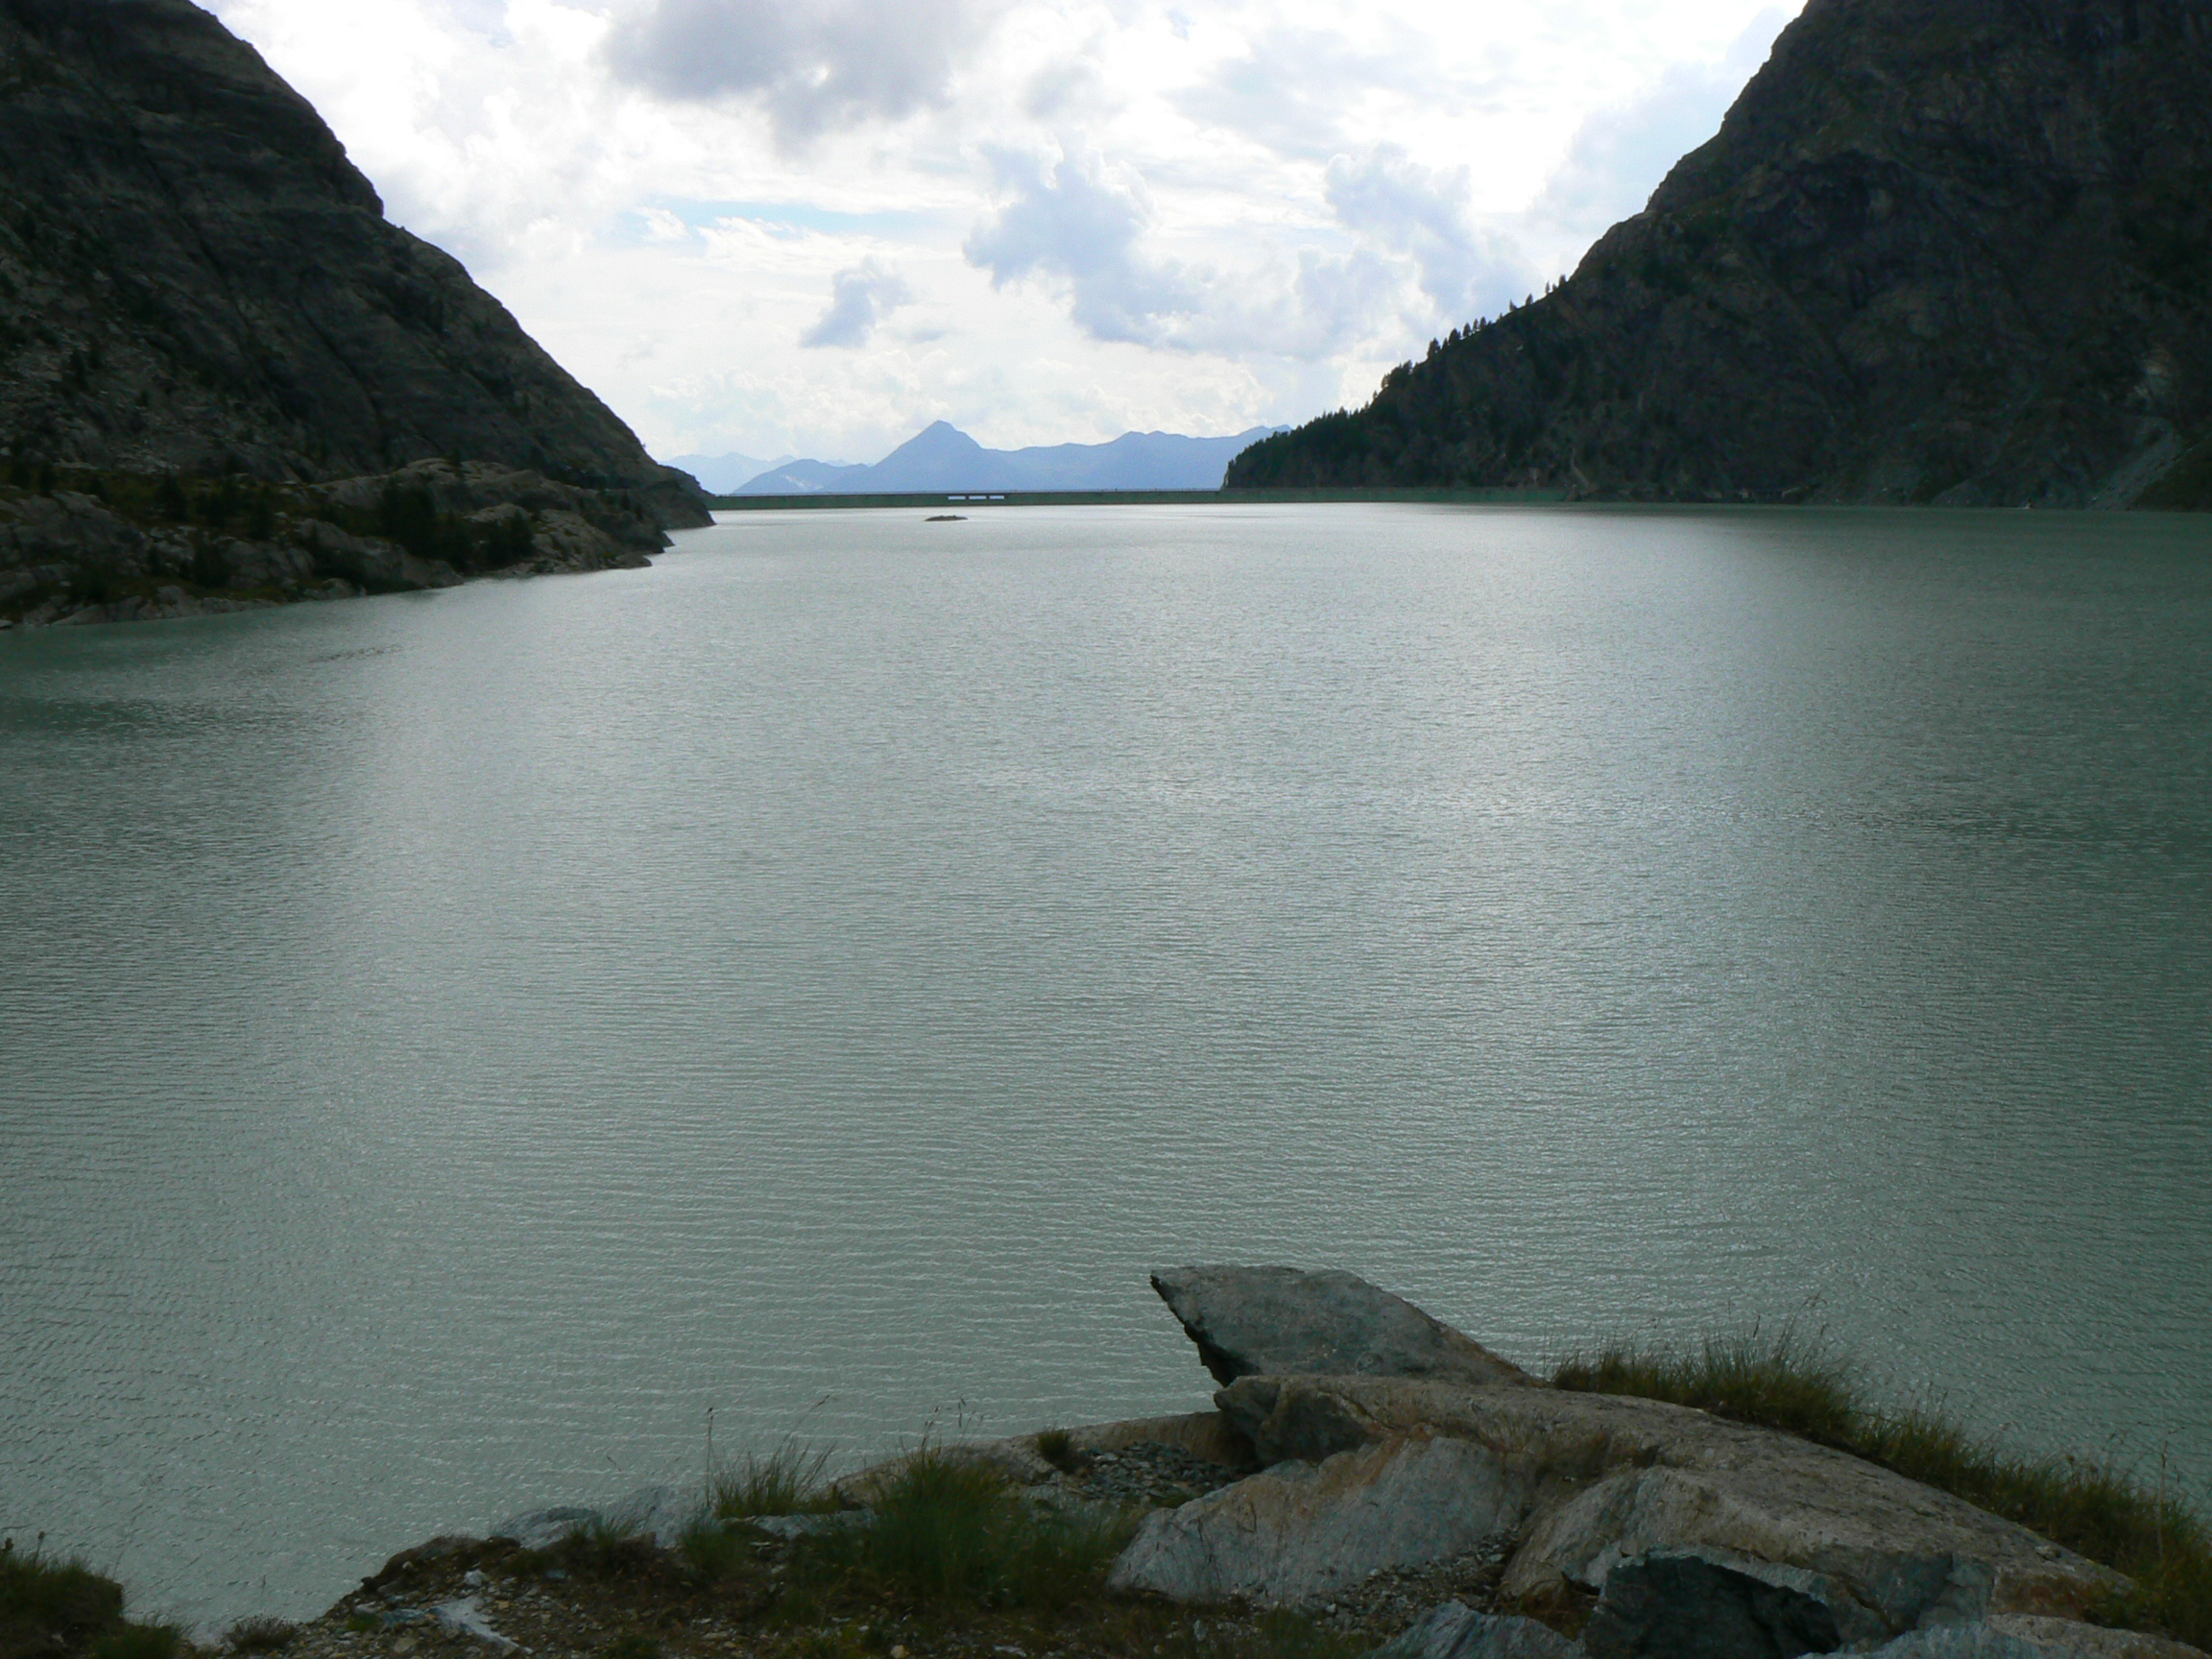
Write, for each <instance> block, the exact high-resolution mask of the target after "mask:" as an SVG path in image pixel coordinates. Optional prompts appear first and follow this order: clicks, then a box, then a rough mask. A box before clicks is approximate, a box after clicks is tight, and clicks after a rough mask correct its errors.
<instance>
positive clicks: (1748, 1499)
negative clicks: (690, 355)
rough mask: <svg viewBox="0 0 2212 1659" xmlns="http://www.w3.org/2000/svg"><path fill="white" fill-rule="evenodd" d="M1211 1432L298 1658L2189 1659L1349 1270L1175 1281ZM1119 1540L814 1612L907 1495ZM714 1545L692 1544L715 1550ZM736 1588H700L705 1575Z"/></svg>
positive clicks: (1998, 1561) (644, 1502) (392, 1582)
mask: <svg viewBox="0 0 2212 1659" xmlns="http://www.w3.org/2000/svg"><path fill="white" fill-rule="evenodd" d="M1153 1285H1154V1287H1155V1289H1157V1290H1158V1292H1159V1293H1160V1295H1161V1296H1162V1298H1163V1299H1164V1300H1165V1301H1166V1303H1167V1305H1168V1307H1169V1308H1170V1309H1171V1310H1172V1311H1173V1312H1174V1314H1175V1315H1176V1317H1177V1319H1178V1320H1179V1321H1180V1322H1181V1324H1182V1326H1183V1328H1184V1330H1185V1332H1186V1333H1187V1334H1189V1335H1190V1338H1191V1340H1192V1341H1193V1342H1194V1343H1195V1344H1196V1346H1197V1349H1198V1353H1199V1356H1200V1358H1202V1359H1203V1360H1204V1362H1205V1364H1206V1365H1207V1367H1208V1369H1209V1370H1210V1371H1212V1373H1213V1374H1214V1379H1215V1381H1216V1382H1217V1383H1220V1385H1221V1386H1220V1389H1219V1391H1218V1392H1217V1393H1216V1395H1215V1397H1214V1399H1215V1407H1216V1408H1215V1409H1214V1410H1213V1411H1208V1412H1200V1413H1195V1414H1191V1415H1187V1416H1180V1417H1167V1418H1155V1419H1145V1420H1139V1421H1132V1422H1123V1423H1113V1424H1102V1425H1094V1426H1091V1427H1088V1428H1081V1429H1072V1430H1062V1431H1046V1432H1042V1433H1036V1434H1028V1435H1022V1436H1017V1437H1015V1438H1011V1439H1004V1440H998V1441H995V1442H991V1443H988V1444H976V1445H966V1446H955V1447H936V1448H927V1449H925V1450H924V1451H923V1452H921V1453H918V1454H910V1455H908V1456H907V1457H905V1458H903V1459H898V1460H894V1461H893V1462H891V1463H888V1464H881V1465H878V1466H875V1467H872V1468H869V1469H865V1470H862V1471H860V1472H858V1473H856V1474H854V1475H851V1476H848V1477H846V1478H844V1479H841V1480H839V1481H837V1482H835V1483H834V1484H833V1486H831V1487H830V1488H829V1490H828V1491H827V1492H826V1493H825V1494H824V1495H823V1502H822V1503H818V1504H814V1505H811V1506H807V1507H805V1508H803V1509H802V1510H801V1512H798V1513H781V1514H770V1513H766V1512H761V1513H755V1514H733V1513H731V1505H730V1504H729V1503H724V1504H723V1505H722V1507H721V1508H719V1509H716V1508H715V1507H714V1506H713V1505H712V1503H710V1502H709V1497H708V1495H707V1494H705V1493H701V1492H691V1493H686V1492H683V1491H680V1490H678V1489H675V1488H670V1487H652V1488H647V1489H644V1490H642V1491H640V1492H638V1493H636V1494H633V1495H632V1496H631V1497H630V1498H629V1499H627V1500H625V1501H624V1502H623V1503H620V1504H616V1505H613V1506H611V1507H609V1508H607V1509H605V1510H603V1511H602V1510H594V1509H591V1508H589V1507H585V1506H581V1505H569V1506H562V1507H555V1508H547V1509H540V1510H536V1511H532V1512H528V1513H524V1514H519V1515H517V1516H514V1517H511V1518H509V1519H507V1520H505V1521H503V1522H501V1523H500V1524H499V1525H497V1526H495V1527H492V1528H490V1531H489V1535H488V1536H486V1537H484V1538H463V1537H448V1538H441V1539H437V1540H433V1541H432V1542H430V1543H429V1544H426V1545H424V1546H421V1547H419V1548H418V1549H415V1550H412V1551H404V1552H402V1553H401V1554H400V1555H398V1556H396V1557H395V1558H394V1559H393V1560H392V1561H391V1562H390V1563H388V1564H387V1565H386V1566H385V1567H384V1569H383V1570H382V1571H381V1572H379V1573H377V1574H375V1575H372V1576H371V1577H369V1578H367V1579H364V1580H363V1582H362V1585H361V1587H360V1589H359V1590H358V1591H356V1592H355V1593H353V1594H352V1595H350V1596H349V1597H347V1598H345V1599H343V1600H341V1601H340V1602H339V1604H338V1605H337V1606H335V1607H333V1608H332V1609H331V1610H330V1611H329V1612H328V1613H326V1614H325V1616H324V1617H323V1618H322V1619H320V1620H317V1621H315V1622H314V1623H311V1624H309V1625H306V1626H303V1627H301V1629H299V1630H298V1631H296V1632H292V1633H290V1634H289V1636H288V1638H287V1640H288V1643H289V1649H288V1650H289V1651H291V1652H292V1653H294V1654H296V1655H298V1656H299V1659H384V1656H386V1655H389V1656H390V1659H410V1656H411V1655H416V1654H419V1653H422V1652H425V1651H428V1650H432V1649H437V1650H440V1651H449V1652H451V1653H453V1654H455V1655H456V1656H458V1655H460V1654H462V1653H463V1652H464V1651H474V1650H477V1649H484V1648H489V1649H493V1650H495V1651H499V1652H519V1653H524V1654H528V1655H530V1656H531V1659H587V1656H589V1655H599V1656H602V1659H728V1656H733V1655H744V1656H747V1659H756V1656H757V1659H770V1656H774V1659H781V1656H783V1655H790V1656H791V1659H861V1656H862V1655H866V1654H881V1655H884V1656H885V1659H967V1656H969V1655H974V1656H976V1659H982V1656H983V1655H1004V1656H1006V1659H1043V1656H1045V1655H1047V1654H1049V1655H1052V1656H1054V1659H1058V1656H1062V1655H1065V1656H1067V1659H1077V1656H1079V1655H1088V1654H1094V1653H1095V1654H1100V1655H1106V1654H1133V1655H1143V1654H1151V1655H1158V1656H1166V1655H1170V1654H1172V1655H1176V1656H1177V1659H1269V1656H1276V1655H1280V1656H1281V1659H1354V1656H1355V1655H1362V1654H1373V1655H1374V1656H1375V1659H1793V1656H1794V1655H1797V1654H1800V1653H1824V1652H1854V1653H1871V1654H1879V1655H1882V1656H1883V1659H2203V1656H2202V1654H2201V1652H2200V1649H2198V1648H2196V1647H2187V1646H2185V1645H2183V1644H2181V1643H2179V1642H2176V1641H2172V1640H2168V1639H2166V1638H2163V1637H2161V1636H2158V1635H2153V1634H2146V1633H2142V1632H2137V1631H2131V1630H2125V1629H2117V1628H2111V1627H2108V1625H2107V1624H2105V1623H2099V1622H2098V1621H2099V1620H2100V1619H2101V1618H2103V1617H2104V1616H2105V1615H2106V1614H2107V1612H2108V1610H2109V1609H2110V1608H2112V1607H2113V1606H2114V1605H2116V1604H2117V1601H2116V1598H2117V1597H2118V1596H2119V1595H2120V1594H2121V1593H2123V1592H2125V1591H2126V1590H2127V1589H2128V1580H2127V1579H2125V1578H2124V1577H2123V1576H2122V1575H2119V1574H2117V1573H2115V1572H2113V1571H2112V1570H2111V1569H2109V1568H2107V1567H2104V1566H2101V1565H2099V1564H2098V1563H2096V1562H2094V1561H2091V1560H2088V1559H2086V1558H2084V1557H2083V1556H2081V1555H2080V1554H2077V1553H2075V1552H2074V1551H2070V1550H2067V1549H2064V1548H2062V1547H2060V1546H2059V1545H2057V1544H2056V1543H2054V1542H2052V1541H2051V1540H2049V1539H2047V1538H2044V1537H2041V1536H2038V1535H2037V1534H2036V1533H2034V1532H2032V1531H2029V1530H2028V1529H2027V1528H2025V1527H2019V1526H2016V1525H2014V1524H2012V1523H2010V1522H2008V1521H2006V1520H2003V1519H2001V1518H2000V1517H1998V1516H1996V1515H1993V1514H1990V1513H1987V1512H1985V1511H1984V1510H1981V1509H1978V1508H1975V1507H1974V1506H1973V1505H1972V1504H1969V1503H1965V1502H1963V1501H1962V1500H1960V1499H1959V1498H1957V1497H1954V1496H1952V1495H1950V1494H1948V1493H1945V1492H1942V1491H1938V1490H1936V1489H1935V1488H1933V1487H1930V1486H1926V1485H1922V1484H1920V1483H1918V1482H1915V1481H1912V1480H1910V1479H1906V1478H1905V1477H1903V1476H1901V1475H1898V1474H1896V1473H1894V1472H1892V1471H1890V1470H1888V1469H1886V1468H1883V1467H1880V1466H1878V1465H1876V1464H1872V1463H1868V1462H1864V1461H1862V1460H1861V1459H1859V1458H1857V1457H1854V1456H1851V1455H1848V1454H1846V1453H1843V1452H1840V1451H1837V1450H1834V1449H1832V1448H1829V1447H1824V1446H1819V1445H1815V1444H1813V1443H1811V1442H1809V1441H1806V1440H1802V1439H1797V1438H1795V1437H1793V1436H1791V1435H1789V1434H1785V1433H1781V1432H1779V1431H1774V1430H1770V1429H1763V1428H1757V1427H1753V1426H1750V1425H1748V1424H1745V1423H1740V1422H1733V1421H1729V1420H1726V1419H1724V1418H1722V1417H1719V1416H1716V1415H1713V1414H1710V1413H1708V1412H1705V1411H1702V1410H1695V1409H1692V1408H1689V1407H1681V1406H1673V1405H1668V1404H1665V1403H1663V1402H1661V1401H1657V1400H1650V1399H1639V1398H1625V1397H1616V1396H1609V1395H1599V1394H1589V1393H1579V1392H1572V1391H1569V1390H1567V1389H1563V1388H1559V1387H1555V1386H1553V1385H1551V1384H1550V1383H1545V1382H1543V1381H1540V1380H1539V1379H1536V1378H1533V1377H1531V1376H1529V1375H1527V1373H1525V1372H1523V1371H1521V1370H1519V1369H1518V1368H1517V1367H1515V1366H1513V1365H1511V1364H1510V1363H1509V1362H1507V1361H1505V1360H1503V1359H1502V1358H1499V1357H1498V1356H1496V1355H1494V1354H1491V1353H1489V1352H1488V1351H1487V1350H1485V1349H1484V1348H1482V1347H1481V1346H1480V1345H1479V1343H1477V1342H1475V1341H1474V1340H1472V1339H1471V1338H1469V1337H1467V1336H1466V1335H1464V1334H1461V1333H1459V1332H1456V1331H1454V1330H1452V1329H1450V1328H1449V1327H1447V1326H1444V1325H1442V1324H1440V1323H1439V1322H1438V1321H1436V1320H1434V1319H1432V1318H1431V1317H1430V1316H1429V1315H1427V1314H1426V1313H1424V1312H1422V1311H1421V1310H1419V1309H1417V1308H1414V1307H1413V1306H1412V1305H1411V1304H1409V1303H1407V1302H1405V1301H1403V1300H1402V1299H1400V1298H1398V1297H1396V1296H1392V1295H1390V1294H1388V1293H1387V1292H1385V1291H1383V1290H1380V1289H1378V1288H1376V1287H1375V1286H1371V1285H1368V1284H1367V1283H1365V1282H1364V1281H1362V1280H1359V1279H1357V1278H1355V1277H1353V1276H1352V1275H1350V1274H1345V1273H1308V1272H1302V1271H1298V1270H1294V1269H1290V1268H1283V1267H1202V1268H1180V1269H1172V1270H1165V1271H1163V1272H1161V1273H1158V1274H1156V1275H1155V1276H1154V1279H1153ZM918 1460H929V1466H930V1467H932V1468H952V1469H958V1468H963V1467H965V1468H969V1469H972V1470H975V1471H979V1472H983V1473H984V1474H987V1476H988V1478H989V1479H990V1480H991V1481H992V1482H994V1483H995V1486H996V1487H998V1488H1002V1489H1003V1490H1004V1491H1005V1492H1006V1493H1008V1494H1011V1495H1012V1497H1013V1498H1014V1499H1016V1500H1018V1501H1019V1506H1021V1507H1022V1508H1023V1509H1024V1512H1028V1513H1037V1514H1050V1515H1067V1516H1087V1515H1107V1514H1118V1515H1120V1516H1122V1517H1126V1518H1134V1517H1137V1516H1138V1515H1139V1514H1140V1513H1141V1515H1142V1518H1141V1519H1134V1520H1133V1526H1129V1527H1125V1529H1124V1530H1123V1532H1121V1533H1119V1534H1118V1535H1117V1541H1118V1553H1117V1554H1115V1555H1114V1557H1113V1559H1112V1561H1111V1566H1110V1568H1109V1569H1108V1571H1107V1572H1106V1574H1105V1575H1104V1583H1103V1585H1102V1586H1097V1587H1094V1588H1092V1589H1078V1588H1076V1587H1072V1586H1071V1587H1070V1589H1069V1591H1068V1593H1067V1594H1066V1596H1065V1597H1060V1598H1055V1597H1047V1598H1046V1599H1045V1600H1044V1601H1043V1602H1042V1603H1040V1602H1038V1601H1037V1600H1036V1599H1034V1598H1032V1599H1030V1600H1029V1601H1028V1602H1026V1603H1021V1604H1016V1603H1014V1602H1008V1603H1007V1604H1005V1605H1003V1606H1000V1605H994V1604H993V1602H992V1601H991V1599H989V1598H985V1599H982V1600H981V1601H978V1602H976V1603H975V1604H974V1605H971V1606H968V1607H967V1608H966V1609H965V1610H964V1611H963V1612H961V1613H960V1614H959V1615H957V1616H948V1615H946V1614H945V1613H943V1612H942V1611H941V1610H939V1611H934V1612H933V1611H932V1610H931V1608H930V1606H929V1604H928V1603H927V1602H926V1601H915V1600H910V1599H902V1598H901V1597H898V1596H891V1597H888V1598H879V1599H876V1600H873V1601H869V1600H863V1601H862V1602H859V1603H857V1604H856V1603H854V1602H853V1601H852V1600H851V1599H845V1600H843V1601H840V1600H839V1599H837V1598H836V1597H835V1596H826V1595H824V1594H822V1593H820V1592H819V1591H818V1590H815V1589H807V1588H805V1586H806V1585H808V1584H811V1583H813V1582H815V1581H814V1580H812V1579H808V1578H807V1577H806V1575H805V1573H804V1571H803V1569H804V1568H805V1565H806V1563H807V1561H808V1559H809V1557H808V1551H810V1550H814V1549H818V1548H820V1547H821V1545H822V1542H823V1540H825V1539H829V1538H835V1537H850V1536H852V1535H854V1534H858V1533H862V1532H865V1531H867V1530H868V1529H872V1528H873V1529H878V1530H880V1529H883V1528H886V1527H891V1526H892V1525H893V1521H892V1519H891V1518H890V1517H892V1515H893V1508H892V1507H890V1506H891V1505H894V1504H895V1503H896V1502H897V1499H896V1497H895V1494H896V1492H897V1491H898V1490H899V1489H900V1483H901V1482H902V1480H905V1479H908V1477H909V1476H910V1475H911V1474H912V1472H913V1471H914V1470H915V1469H916V1468H917V1467H918ZM703 1551H705V1552H703ZM709 1553H711V1554H712V1558H713V1559H716V1560H720V1561H724V1562H725V1563H733V1564H734V1565H730V1566H728V1568H727V1570H726V1571H720V1572H715V1573H709V1572H705V1571H703V1570H702V1569H701V1563H702V1562H704V1561H706V1560H708V1559H709Z"/></svg>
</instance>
